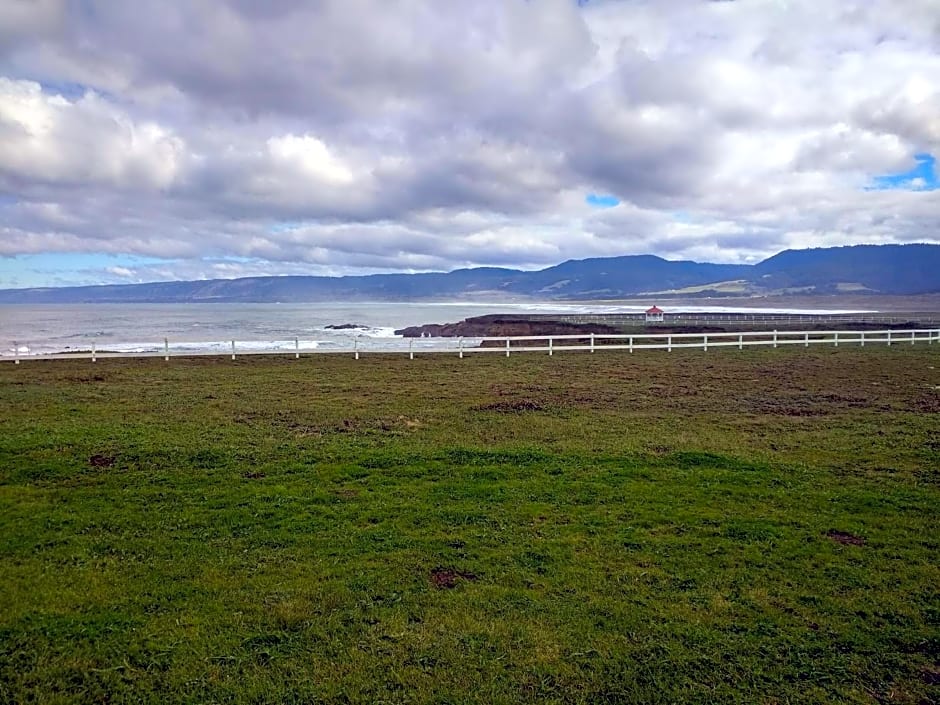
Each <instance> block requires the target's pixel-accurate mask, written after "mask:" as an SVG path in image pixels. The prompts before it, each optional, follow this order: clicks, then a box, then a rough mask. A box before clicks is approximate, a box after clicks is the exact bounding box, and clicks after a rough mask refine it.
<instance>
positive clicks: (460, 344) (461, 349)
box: [457, 338, 463, 360]
mask: <svg viewBox="0 0 940 705" xmlns="http://www.w3.org/2000/svg"><path fill="white" fill-rule="evenodd" d="M457 349H458V350H459V351H460V354H459V357H460V359H461V360H463V338H458V339H457Z"/></svg>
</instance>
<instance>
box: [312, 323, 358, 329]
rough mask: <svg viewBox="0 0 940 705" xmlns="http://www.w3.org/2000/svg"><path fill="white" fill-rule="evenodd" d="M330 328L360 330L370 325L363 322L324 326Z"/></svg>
mask: <svg viewBox="0 0 940 705" xmlns="http://www.w3.org/2000/svg"><path fill="white" fill-rule="evenodd" d="M323 327H324V328H326V329H328V330H359V329H361V328H368V327H369V326H364V325H362V324H361V323H339V324H332V323H331V324H330V325H328V326H323Z"/></svg>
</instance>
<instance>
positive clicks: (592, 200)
mask: <svg viewBox="0 0 940 705" xmlns="http://www.w3.org/2000/svg"><path fill="white" fill-rule="evenodd" d="M584 202H585V203H587V204H588V205H589V206H592V207H594V208H613V207H614V206H619V205H620V199H619V198H617V197H616V196H610V195H607V194H597V193H589V194H588V195H587V196H586V197H585V199H584Z"/></svg>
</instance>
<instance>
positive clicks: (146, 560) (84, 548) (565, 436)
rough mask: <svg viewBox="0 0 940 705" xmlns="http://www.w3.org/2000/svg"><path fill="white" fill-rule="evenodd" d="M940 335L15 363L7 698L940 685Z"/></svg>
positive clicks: (671, 699)
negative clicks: (447, 353) (732, 346)
mask: <svg viewBox="0 0 940 705" xmlns="http://www.w3.org/2000/svg"><path fill="white" fill-rule="evenodd" d="M938 412H940V345H933V346H926V345H922V346H899V347H894V348H890V349H885V348H873V347H868V348H865V349H857V348H855V349H850V348H839V349H838V350H835V349H813V348H810V349H806V350H803V349H799V350H795V349H780V350H773V349H761V350H746V351H743V352H739V351H737V350H721V351H714V352H711V351H710V352H708V353H702V352H698V351H685V352H673V353H671V354H668V353H665V352H663V353H658V352H646V353H643V354H636V355H633V356H630V355H629V354H626V353H611V352H607V353H598V354H595V355H589V354H566V355H556V356H555V357H553V358H548V356H545V355H536V354H521V355H516V356H513V357H512V358H509V359H506V358H503V357H487V356H480V357H472V358H470V359H464V360H458V359H456V357H454V356H451V357H446V358H445V357H425V358H419V359H416V360H414V361H409V360H407V359H405V358H403V357H382V356H364V357H363V359H362V360H359V361H358V362H356V361H354V360H352V359H351V358H349V357H343V358H340V357H334V356H317V357H313V358H305V359H302V360H300V361H295V360H292V359H280V358H267V359H241V360H238V361H236V362H232V361H230V360H226V359H196V360H183V359H177V360H173V361H171V362H169V363H165V362H163V361H162V360H105V361H99V362H98V363H97V364H91V363H90V362H88V361H66V362H46V363H41V362H32V363H24V364H22V365H19V366H14V365H12V364H5V365H2V366H0V703H43V704H55V703H74V702H80V703H85V702H89V703H167V702H185V703H314V702H328V703H360V702H362V703H411V702H415V703H418V702H434V703H464V702H477V703H513V702H532V703H535V702H538V703H556V702H557V703H569V702H570V703H613V702H638V703H734V702H740V703H835V702H838V703H843V702H844V703H936V702H940V685H938V682H940V565H938V556H940V552H938V551H940V413H938Z"/></svg>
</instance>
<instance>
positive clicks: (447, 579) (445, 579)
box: [431, 567, 477, 590]
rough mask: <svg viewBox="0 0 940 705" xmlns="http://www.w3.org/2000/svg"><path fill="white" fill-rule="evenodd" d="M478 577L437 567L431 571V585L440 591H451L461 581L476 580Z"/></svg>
mask: <svg viewBox="0 0 940 705" xmlns="http://www.w3.org/2000/svg"><path fill="white" fill-rule="evenodd" d="M476 579H477V576H476V575H475V574H473V573H469V572H467V571H463V570H454V569H453V568H441V567H437V568H434V569H433V570H432V571H431V585H433V586H434V587H436V588H437V589H438V590H451V589H453V588H455V587H457V583H458V582H459V581H460V580H471V581H472V580H476Z"/></svg>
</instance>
